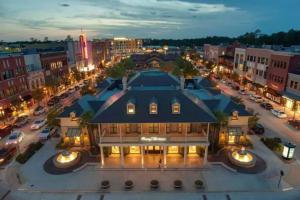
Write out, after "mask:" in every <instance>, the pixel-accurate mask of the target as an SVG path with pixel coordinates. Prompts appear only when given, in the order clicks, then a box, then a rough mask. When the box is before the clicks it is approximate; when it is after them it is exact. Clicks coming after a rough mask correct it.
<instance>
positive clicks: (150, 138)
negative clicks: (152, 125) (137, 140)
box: [141, 137, 167, 142]
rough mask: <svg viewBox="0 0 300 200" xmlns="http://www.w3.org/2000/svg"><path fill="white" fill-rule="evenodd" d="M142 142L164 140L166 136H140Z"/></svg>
mask: <svg viewBox="0 0 300 200" xmlns="http://www.w3.org/2000/svg"><path fill="white" fill-rule="evenodd" d="M141 141H143V142H165V141H167V138H164V137H141Z"/></svg>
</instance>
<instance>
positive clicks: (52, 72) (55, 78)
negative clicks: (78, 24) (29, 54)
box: [40, 51, 69, 87]
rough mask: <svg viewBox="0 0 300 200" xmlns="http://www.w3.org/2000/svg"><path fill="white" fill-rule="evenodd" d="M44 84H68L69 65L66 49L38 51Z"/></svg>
mask: <svg viewBox="0 0 300 200" xmlns="http://www.w3.org/2000/svg"><path fill="white" fill-rule="evenodd" d="M40 58H41V65H42V69H43V71H44V74H45V83H46V85H51V86H55V85H56V87H58V86H60V85H61V84H68V81H69V67H68V59H67V53H66V51H59V52H57V51H55V52H43V53H40Z"/></svg>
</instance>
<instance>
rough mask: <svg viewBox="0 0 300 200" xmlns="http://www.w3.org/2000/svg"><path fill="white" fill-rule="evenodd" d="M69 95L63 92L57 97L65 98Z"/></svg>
mask: <svg viewBox="0 0 300 200" xmlns="http://www.w3.org/2000/svg"><path fill="white" fill-rule="evenodd" d="M68 96H69V95H68V93H63V94H61V95H60V96H59V99H65V98H67V97H68Z"/></svg>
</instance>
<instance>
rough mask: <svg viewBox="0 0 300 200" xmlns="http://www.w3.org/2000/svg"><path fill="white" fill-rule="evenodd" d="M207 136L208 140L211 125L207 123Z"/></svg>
mask: <svg viewBox="0 0 300 200" xmlns="http://www.w3.org/2000/svg"><path fill="white" fill-rule="evenodd" d="M206 135H207V138H208V137H209V123H207V133H206Z"/></svg>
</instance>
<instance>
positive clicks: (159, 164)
mask: <svg viewBox="0 0 300 200" xmlns="http://www.w3.org/2000/svg"><path fill="white" fill-rule="evenodd" d="M161 162H162V161H161V158H160V159H159V161H158V168H161Z"/></svg>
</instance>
